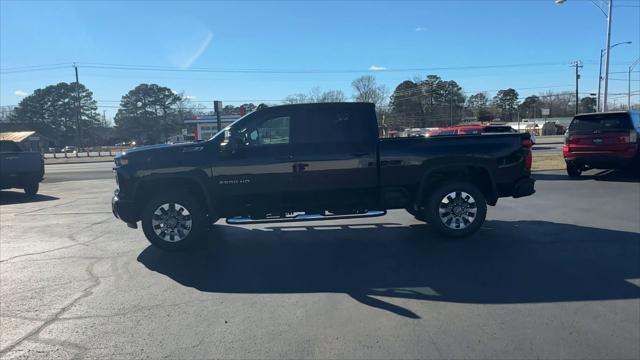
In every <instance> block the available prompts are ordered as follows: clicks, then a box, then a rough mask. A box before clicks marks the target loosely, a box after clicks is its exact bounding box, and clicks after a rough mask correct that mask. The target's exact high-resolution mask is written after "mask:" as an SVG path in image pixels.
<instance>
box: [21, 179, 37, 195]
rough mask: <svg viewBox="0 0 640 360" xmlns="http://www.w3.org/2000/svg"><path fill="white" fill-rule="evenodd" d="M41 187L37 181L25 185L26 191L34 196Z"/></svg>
mask: <svg viewBox="0 0 640 360" xmlns="http://www.w3.org/2000/svg"><path fill="white" fill-rule="evenodd" d="M39 189H40V184H39V183H38V182H37V181H35V182H31V183H28V184H26V185H25V186H24V193H25V194H27V195H29V196H33V195H35V194H37V193H38V190H39Z"/></svg>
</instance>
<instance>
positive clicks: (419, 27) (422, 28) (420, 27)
mask: <svg viewBox="0 0 640 360" xmlns="http://www.w3.org/2000/svg"><path fill="white" fill-rule="evenodd" d="M415 30H416V31H417V32H421V31H427V28H426V27H422V26H418V27H417V28H416V29H415Z"/></svg>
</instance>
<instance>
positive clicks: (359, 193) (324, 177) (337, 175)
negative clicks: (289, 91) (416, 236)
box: [291, 103, 378, 213]
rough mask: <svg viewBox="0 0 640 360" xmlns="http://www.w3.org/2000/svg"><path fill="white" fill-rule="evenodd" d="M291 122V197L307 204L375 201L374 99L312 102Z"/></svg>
mask: <svg viewBox="0 0 640 360" xmlns="http://www.w3.org/2000/svg"><path fill="white" fill-rule="evenodd" d="M302 109H303V110H302V112H303V113H304V115H301V116H300V117H298V118H296V119H295V120H294V123H293V127H292V129H293V132H294V135H293V147H292V149H293V159H294V163H293V170H294V172H293V178H292V185H291V189H292V191H293V192H294V194H293V199H294V200H295V202H296V203H297V204H299V205H300V207H302V208H304V209H308V210H318V211H322V210H330V211H332V212H334V213H336V212H349V211H352V210H371V209H375V208H376V206H377V199H378V189H377V185H378V179H377V161H376V160H377V143H378V128H377V122H376V115H375V108H374V106H373V104H357V103H356V104H354V103H351V104H349V103H341V104H314V105H309V106H306V107H302Z"/></svg>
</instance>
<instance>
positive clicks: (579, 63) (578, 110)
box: [571, 60, 582, 114]
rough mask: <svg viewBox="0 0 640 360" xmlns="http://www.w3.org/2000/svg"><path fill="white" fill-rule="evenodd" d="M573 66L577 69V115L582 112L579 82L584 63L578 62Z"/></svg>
mask: <svg viewBox="0 0 640 360" xmlns="http://www.w3.org/2000/svg"><path fill="white" fill-rule="evenodd" d="M571 66H573V67H575V68H576V114H578V113H579V112H580V95H579V94H580V93H579V92H578V82H579V80H580V68H581V67H582V61H580V60H577V61H575V62H574V63H573V64H572V65H571Z"/></svg>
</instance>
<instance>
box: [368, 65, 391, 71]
mask: <svg viewBox="0 0 640 360" xmlns="http://www.w3.org/2000/svg"><path fill="white" fill-rule="evenodd" d="M369 70H371V71H382V70H387V68H386V67H384V66H377V65H371V66H369Z"/></svg>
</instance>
